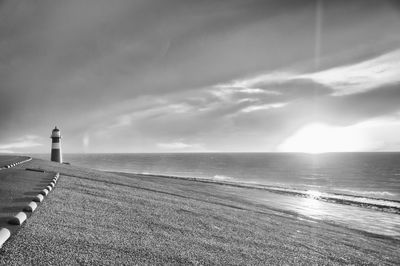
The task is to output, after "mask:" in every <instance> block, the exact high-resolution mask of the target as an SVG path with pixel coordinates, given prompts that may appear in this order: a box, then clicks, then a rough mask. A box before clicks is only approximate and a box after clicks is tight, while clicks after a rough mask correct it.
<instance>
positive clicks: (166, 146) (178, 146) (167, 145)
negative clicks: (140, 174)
mask: <svg viewBox="0 0 400 266" xmlns="http://www.w3.org/2000/svg"><path fill="white" fill-rule="evenodd" d="M157 146H158V147H159V148H162V149H171V150H182V149H187V148H201V145H200V144H188V143H184V142H179V141H177V142H170V143H158V144H157Z"/></svg>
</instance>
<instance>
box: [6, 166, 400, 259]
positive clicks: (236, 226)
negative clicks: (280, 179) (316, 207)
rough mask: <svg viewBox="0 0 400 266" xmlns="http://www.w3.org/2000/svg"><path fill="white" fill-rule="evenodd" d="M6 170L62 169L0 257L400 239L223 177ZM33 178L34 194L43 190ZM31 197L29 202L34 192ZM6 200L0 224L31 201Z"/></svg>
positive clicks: (379, 247)
mask: <svg viewBox="0 0 400 266" xmlns="http://www.w3.org/2000/svg"><path fill="white" fill-rule="evenodd" d="M26 168H30V169H42V170H44V171H45V173H40V172H32V171H27V170H26ZM9 171H13V173H12V174H13V175H16V176H17V175H18V176H26V175H31V176H35V177H36V178H38V179H40V180H41V182H44V181H47V179H48V178H49V176H51V174H53V173H57V172H58V173H60V178H59V180H58V182H57V185H56V187H55V189H54V190H53V191H51V192H50V193H49V195H48V196H47V197H46V198H45V200H44V201H43V202H42V203H40V204H39V206H38V208H37V210H36V211H35V212H34V213H33V214H32V215H31V216H30V217H29V218H28V219H27V221H26V222H25V223H24V224H23V225H22V226H20V227H18V228H16V229H14V230H13V231H12V236H11V237H10V239H9V240H8V241H7V242H6V243H5V244H4V245H3V247H2V248H1V249H0V264H2V265H26V264H32V265H43V264H51V265H89V264H93V265H132V264H242V265H243V264H247V265H249V264H251V265H255V264H280V265H282V264H303V265H310V264H322V265H335V264H338V265H339V264H388V265H396V264H398V263H399V262H400V255H399V254H398V250H399V248H400V240H398V239H396V238H391V237H384V236H378V235H375V234H371V233H366V232H363V231H360V230H354V229H349V228H346V227H343V226H340V225H334V224H330V223H326V222H324V221H319V220H316V219H312V218H307V217H305V216H301V215H298V214H296V213H292V212H287V211H281V210H280V209H279V208H276V207H274V206H272V205H268V204H261V203H260V202H257V201H253V200H251V197H246V196H242V195H248V194H251V191H249V190H248V189H246V188H235V193H232V191H230V187H229V186H224V185H220V184H213V183H204V182H196V181H192V180H184V179H173V178H165V177H157V176H143V175H135V174H128V173H125V174H121V173H110V172H103V171H98V170H93V169H89V168H83V167H77V166H74V165H65V164H59V163H54V162H48V161H44V160H40V159H35V158H34V159H33V160H32V161H30V162H26V163H24V164H21V165H18V166H15V167H13V168H12V169H5V170H2V171H0V178H1V177H3V176H4V175H6V174H9V173H11V172H9ZM36 180H37V179H36ZM32 185H33V186H32V188H30V189H29V192H30V193H31V194H32V195H33V194H34V193H37V192H38V191H39V190H38V186H37V185H36V184H33V183H32ZM237 190H241V193H237ZM25 193H26V192H25ZM265 193H267V192H265ZM25 197H26V199H27V202H26V204H27V203H29V202H28V201H29V199H28V197H30V194H28V195H27V196H25ZM19 198H21V197H19ZM10 204H12V206H13V208H14V209H10V208H9V209H7V210H8V211H7V213H6V214H5V212H4V210H5V207H4V208H3V212H2V215H3V216H2V220H1V221H2V224H1V226H2V227H3V226H8V225H5V224H4V221H5V219H6V218H5V215H12V214H13V213H14V214H16V213H17V207H18V206H19V205H21V206H24V205H25V202H15V201H12V200H11V201H10ZM377 223H379V221H377ZM13 228H15V227H13Z"/></svg>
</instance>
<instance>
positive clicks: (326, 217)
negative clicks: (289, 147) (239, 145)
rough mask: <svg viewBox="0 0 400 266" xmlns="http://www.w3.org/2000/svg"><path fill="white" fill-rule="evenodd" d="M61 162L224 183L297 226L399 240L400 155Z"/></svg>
mask: <svg viewBox="0 0 400 266" xmlns="http://www.w3.org/2000/svg"><path fill="white" fill-rule="evenodd" d="M42 156H44V155H42ZM33 157H40V156H35V155H34V156H33ZM47 159H48V158H47ZM64 161H67V162H70V163H71V164H73V165H77V166H83V167H90V168H95V169H98V170H104V171H113V172H127V173H135V174H141V175H144V176H151V175H161V176H165V177H173V178H185V179H191V180H194V181H196V180H197V181H202V182H210V183H219V184H224V185H226V186H224V189H225V190H229V191H228V192H229V193H232V194H235V193H236V194H237V196H238V197H239V196H242V197H245V198H248V199H250V200H256V201H257V202H261V203H263V204H265V205H266V206H269V207H271V208H273V209H278V210H282V211H285V212H290V213H294V214H296V215H297V217H298V219H308V220H309V221H311V222H316V221H322V222H325V223H330V224H334V225H337V226H343V227H347V228H350V229H352V230H358V231H360V232H366V233H368V234H373V235H376V236H378V237H390V238H395V239H400V153H394V152H393V153H390V152H388V153H323V154H306V153H143V154H64ZM243 188H245V190H243ZM243 191H247V192H246V193H244V192H243ZM248 191H252V193H248Z"/></svg>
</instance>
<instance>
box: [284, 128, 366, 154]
mask: <svg viewBox="0 0 400 266" xmlns="http://www.w3.org/2000/svg"><path fill="white" fill-rule="evenodd" d="M364 146H365V145H364V137H363V136H362V134H360V131H358V130H353V129H352V128H351V127H333V126H329V125H325V124H320V123H314V124H309V125H306V126H305V127H303V128H301V129H300V130H298V131H297V132H296V133H295V134H294V135H292V136H290V137H289V138H288V139H286V140H285V141H284V142H283V143H282V144H281V145H279V147H278V150H279V151H282V152H304V153H325V152H350V151H362V150H364Z"/></svg>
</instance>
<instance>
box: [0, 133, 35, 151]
mask: <svg viewBox="0 0 400 266" xmlns="http://www.w3.org/2000/svg"><path fill="white" fill-rule="evenodd" d="M39 139H40V138H39V137H38V136H34V135H26V136H24V137H21V138H18V139H16V140H14V141H12V142H10V143H5V144H4V143H3V144H0V150H9V151H10V150H11V151H12V150H14V149H24V148H32V147H36V146H41V145H42V144H41V143H39V142H38V140H39Z"/></svg>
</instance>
